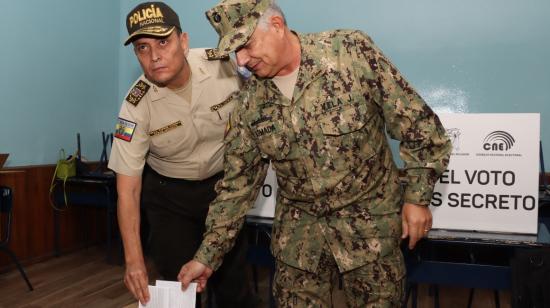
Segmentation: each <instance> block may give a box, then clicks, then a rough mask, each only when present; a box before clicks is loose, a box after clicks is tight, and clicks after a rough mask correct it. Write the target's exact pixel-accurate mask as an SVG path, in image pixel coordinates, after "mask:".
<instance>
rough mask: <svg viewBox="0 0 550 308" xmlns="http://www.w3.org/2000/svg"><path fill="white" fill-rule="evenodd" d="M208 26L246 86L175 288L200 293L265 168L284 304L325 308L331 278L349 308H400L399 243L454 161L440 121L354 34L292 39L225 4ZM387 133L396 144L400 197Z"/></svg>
mask: <svg viewBox="0 0 550 308" xmlns="http://www.w3.org/2000/svg"><path fill="white" fill-rule="evenodd" d="M207 17H208V19H209V21H210V23H211V24H212V26H213V27H214V28H215V29H216V31H217V32H218V34H219V35H220V41H219V45H218V51H219V52H220V53H221V54H228V53H230V52H233V51H235V52H236V57H237V63H238V64H239V65H241V66H246V67H247V68H248V69H249V70H250V71H252V73H253V74H254V76H253V77H251V78H250V79H249V80H248V81H247V82H246V84H245V85H244V86H243V89H242V90H241V92H240V93H239V96H238V97H236V99H238V101H239V103H238V105H237V106H236V107H235V110H234V112H233V114H232V116H231V120H230V128H229V129H228V132H227V136H226V138H225V143H226V149H225V165H224V168H225V175H224V179H223V181H221V182H219V183H218V185H217V191H218V196H217V198H216V199H215V200H214V202H213V203H212V204H211V205H210V212H209V214H208V217H207V222H206V229H207V230H206V233H205V235H204V239H203V241H202V244H201V246H200V248H199V250H198V251H197V253H196V255H195V257H194V260H193V261H190V262H189V263H187V264H186V265H184V266H183V268H182V270H181V272H180V274H179V276H178V278H179V280H180V281H182V283H183V285H184V287H185V286H186V285H187V284H188V283H189V281H191V280H192V279H197V280H198V281H199V284H200V287H199V289H202V287H204V286H205V284H206V280H207V279H208V277H209V275H210V274H211V273H212V270H215V269H217V268H218V266H219V265H220V263H221V262H222V258H223V255H224V253H225V252H226V251H228V250H229V249H230V247H231V245H232V243H233V242H234V238H235V235H236V234H237V233H238V230H239V228H240V227H241V226H242V225H243V221H244V216H245V214H246V212H247V210H248V209H249V208H250V207H251V205H252V204H253V201H254V199H255V197H256V195H257V194H258V189H259V188H260V187H261V183H262V182H263V180H264V178H265V175H266V169H267V167H268V163H269V161H271V163H272V165H273V168H274V169H275V173H276V176H277V182H278V184H279V190H278V194H277V205H276V210H275V217H274V222H273V237H272V246H271V248H272V252H273V255H274V256H275V258H276V267H277V268H276V273H275V283H274V287H273V291H274V294H275V297H276V300H277V302H278V304H279V306H280V307H331V306H332V304H333V303H332V302H331V296H330V295H331V292H330V291H331V289H332V288H334V280H336V281H338V280H339V279H340V280H341V281H342V284H343V289H344V292H345V295H346V301H347V304H348V306H349V307H399V306H400V305H401V301H402V295H403V283H404V276H405V270H404V264H403V257H402V254H401V251H400V248H399V244H400V240H401V239H402V238H407V237H408V240H409V244H408V245H409V247H410V248H412V247H414V246H415V244H416V243H417V241H418V240H419V239H420V238H422V237H423V236H425V234H426V233H427V232H428V231H429V229H430V228H431V223H432V216H431V213H430V210H429V208H428V205H429V203H430V199H431V196H432V191H433V186H434V183H435V182H436V180H437V178H438V176H439V175H440V174H441V173H442V172H443V171H444V170H445V168H446V166H447V164H448V161H449V154H450V149H451V144H450V142H449V140H448V138H447V137H446V135H445V130H444V128H443V126H442V125H441V123H440V121H439V119H438V117H437V116H436V114H434V112H433V111H432V110H431V109H430V108H429V107H428V106H427V105H426V103H425V102H424V100H423V99H422V98H421V97H420V96H419V95H418V94H417V92H416V91H415V90H414V89H413V88H412V87H411V86H410V85H409V83H408V82H407V81H406V80H405V79H404V78H403V76H402V75H401V74H400V73H399V71H398V70H397V68H396V67H395V66H394V65H393V64H392V63H391V62H390V60H389V59H388V58H387V57H385V56H384V54H383V53H382V52H381V51H380V49H379V48H378V47H377V46H376V45H375V44H374V43H373V41H372V40H371V39H370V37H369V36H367V35H366V34H365V33H363V32H361V31H356V30H334V31H327V32H321V33H313V34H302V33H296V32H294V31H291V30H290V29H289V28H288V26H287V25H286V21H285V18H284V15H283V13H282V12H281V10H280V9H279V7H278V6H277V5H275V4H274V3H273V1H272V0H223V1H221V2H220V3H219V4H218V5H216V6H215V7H214V8H212V9H210V10H209V11H208V12H207ZM385 130H386V131H387V132H388V134H389V135H390V136H391V137H392V138H394V139H397V140H399V141H400V155H401V158H402V159H403V161H404V163H405V166H404V170H403V171H404V174H405V181H406V185H405V186H404V188H403V189H402V187H401V185H400V178H399V176H398V173H399V172H398V169H397V168H396V165H395V163H394V161H393V159H392V154H391V151H390V148H389V146H388V141H387V139H386V136H385ZM338 278H339V279H338Z"/></svg>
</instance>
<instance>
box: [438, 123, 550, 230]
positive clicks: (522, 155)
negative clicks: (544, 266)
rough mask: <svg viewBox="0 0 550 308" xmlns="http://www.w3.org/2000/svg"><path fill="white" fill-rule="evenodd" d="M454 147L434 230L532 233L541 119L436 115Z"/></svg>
mask: <svg viewBox="0 0 550 308" xmlns="http://www.w3.org/2000/svg"><path fill="white" fill-rule="evenodd" d="M439 118H440V119H441V122H442V123H443V126H444V127H445V129H446V131H447V135H448V136H449V137H450V138H451V141H452V143H453V151H452V154H451V160H450V163H449V166H448V167H447V171H445V172H444V173H443V175H442V176H441V177H440V179H439V181H438V182H437V184H436V186H435V190H434V194H433V198H432V202H431V205H430V207H431V210H432V214H433V228H434V229H451V230H472V231H485V232H504V233H524V234H536V233H537V225H538V222H537V220H538V181H539V174H538V163H539V136H540V135H539V134H540V129H539V126H540V115H539V114H440V115H439Z"/></svg>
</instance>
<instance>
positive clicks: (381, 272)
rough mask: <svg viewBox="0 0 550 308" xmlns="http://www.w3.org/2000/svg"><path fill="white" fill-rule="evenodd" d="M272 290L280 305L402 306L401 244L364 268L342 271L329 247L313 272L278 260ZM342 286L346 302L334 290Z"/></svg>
mask: <svg viewBox="0 0 550 308" xmlns="http://www.w3.org/2000/svg"><path fill="white" fill-rule="evenodd" d="M274 280H275V281H274V284H273V293H274V295H275V299H276V301H277V303H278V305H277V307H281V308H283V307H292V308H302V307H312V308H313V307H315V308H321V307H322V308H329V307H349V308H352V307H353V308H355V307H357V308H359V307H360V308H366V307H373V308H374V307H376V308H378V307H380V308H382V307H384V308H385V307H392V308H393V307H401V304H402V301H403V297H404V288H405V265H404V261H403V255H402V254H401V250H400V249H399V246H398V245H396V247H395V249H394V250H393V252H392V253H390V254H388V255H386V256H384V257H381V258H379V259H377V260H374V261H373V262H371V263H368V264H366V265H364V266H362V267H359V268H357V269H354V270H351V271H349V272H345V273H339V271H338V267H337V265H336V261H335V260H334V258H333V256H332V254H331V252H330V250H329V248H328V246H326V247H325V249H324V253H323V255H322V256H321V259H320V261H319V266H318V269H317V272H315V273H310V272H306V271H303V270H300V269H297V268H295V267H291V266H289V265H286V264H285V263H283V262H280V261H277V269H276V272H275V277H274ZM339 287H342V288H343V292H344V294H345V298H346V300H345V302H346V303H345V304H344V303H339V302H337V298H335V297H333V291H335V289H336V288H339Z"/></svg>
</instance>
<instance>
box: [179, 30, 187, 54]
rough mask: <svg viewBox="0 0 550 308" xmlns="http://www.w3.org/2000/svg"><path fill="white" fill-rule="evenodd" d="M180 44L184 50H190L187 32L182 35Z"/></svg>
mask: <svg viewBox="0 0 550 308" xmlns="http://www.w3.org/2000/svg"><path fill="white" fill-rule="evenodd" d="M180 44H181V48H183V50H187V49H189V35H188V34H187V32H182V33H180Z"/></svg>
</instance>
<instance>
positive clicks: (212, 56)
mask: <svg viewBox="0 0 550 308" xmlns="http://www.w3.org/2000/svg"><path fill="white" fill-rule="evenodd" d="M204 52H206V58H207V59H208V61H214V60H224V61H225V60H229V56H228V55H221V54H220V52H219V51H218V49H213V48H211V49H206V50H205V51H204Z"/></svg>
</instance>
